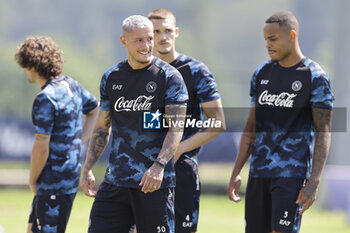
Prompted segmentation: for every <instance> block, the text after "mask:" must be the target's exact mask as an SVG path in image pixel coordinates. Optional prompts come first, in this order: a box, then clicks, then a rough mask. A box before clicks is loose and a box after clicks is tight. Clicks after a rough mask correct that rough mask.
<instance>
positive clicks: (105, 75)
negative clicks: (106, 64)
mask: <svg viewBox="0 0 350 233" xmlns="http://www.w3.org/2000/svg"><path fill="white" fill-rule="evenodd" d="M126 63H127V60H124V61H121V62H119V63H118V64H116V65H114V66H112V67H111V68H109V69H108V70H107V71H106V72H104V73H103V76H102V77H103V78H105V79H108V77H109V76H110V75H111V73H113V72H119V70H120V69H121V68H123V66H125V64H126Z"/></svg>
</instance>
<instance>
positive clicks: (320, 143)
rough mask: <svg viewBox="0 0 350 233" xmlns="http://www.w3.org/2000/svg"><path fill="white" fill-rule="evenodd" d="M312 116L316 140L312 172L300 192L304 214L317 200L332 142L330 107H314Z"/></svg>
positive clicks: (299, 198)
mask: <svg viewBox="0 0 350 233" xmlns="http://www.w3.org/2000/svg"><path fill="white" fill-rule="evenodd" d="M312 117H313V122H314V125H315V129H316V140H315V146H314V153H313V161H312V172H311V175H310V178H309V180H308V181H307V183H306V184H305V186H304V187H303V188H302V190H301V191H300V192H299V196H298V200H297V204H299V205H304V207H303V209H302V210H301V211H300V214H302V213H303V212H304V211H305V210H307V209H308V208H309V207H310V206H311V205H312V204H313V202H314V201H315V200H316V195H317V190H318V185H319V183H320V179H321V174H322V171H323V169H324V167H325V165H326V161H327V157H328V151H329V147H330V144H331V121H332V111H331V110H328V109H319V108H312Z"/></svg>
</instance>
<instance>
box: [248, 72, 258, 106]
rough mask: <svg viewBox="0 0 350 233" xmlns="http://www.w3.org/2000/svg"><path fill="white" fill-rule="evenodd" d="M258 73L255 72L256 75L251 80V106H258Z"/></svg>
mask: <svg viewBox="0 0 350 233" xmlns="http://www.w3.org/2000/svg"><path fill="white" fill-rule="evenodd" d="M257 73H258V71H255V73H254V74H253V76H252V79H251V80H250V92H249V95H250V97H251V100H250V104H256V75H257Z"/></svg>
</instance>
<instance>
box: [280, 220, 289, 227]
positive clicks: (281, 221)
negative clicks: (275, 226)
mask: <svg viewBox="0 0 350 233" xmlns="http://www.w3.org/2000/svg"><path fill="white" fill-rule="evenodd" d="M280 225H282V226H283V225H285V226H289V225H290V221H287V220H283V219H280Z"/></svg>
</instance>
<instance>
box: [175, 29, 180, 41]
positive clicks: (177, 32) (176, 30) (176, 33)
mask: <svg viewBox="0 0 350 233" xmlns="http://www.w3.org/2000/svg"><path fill="white" fill-rule="evenodd" d="M179 33H180V29H179V28H178V27H175V38H177V37H178V36H179Z"/></svg>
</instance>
